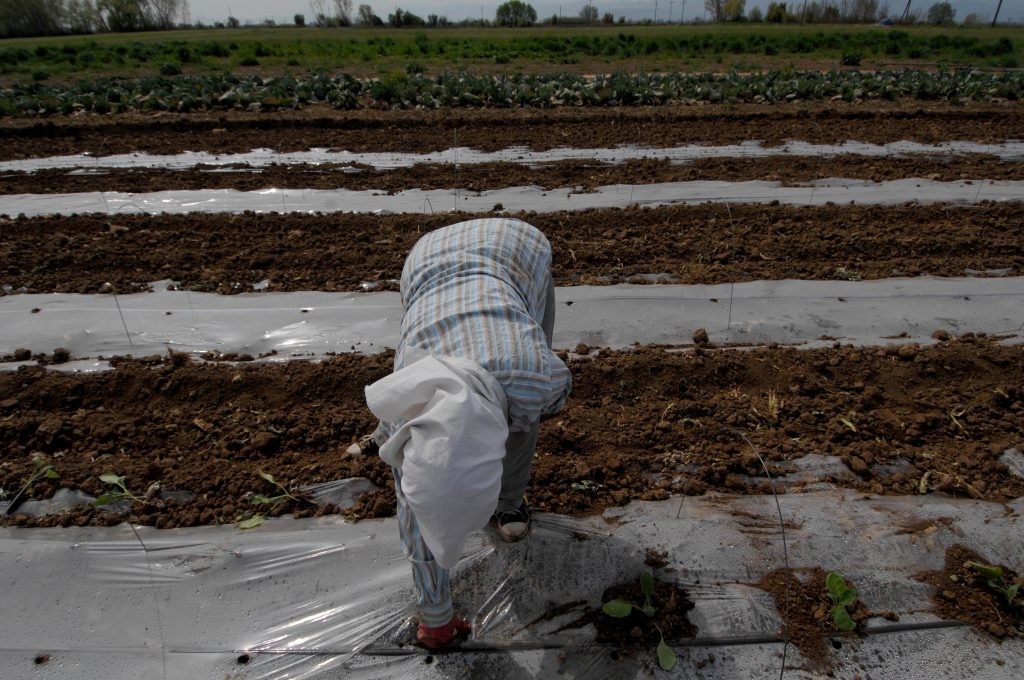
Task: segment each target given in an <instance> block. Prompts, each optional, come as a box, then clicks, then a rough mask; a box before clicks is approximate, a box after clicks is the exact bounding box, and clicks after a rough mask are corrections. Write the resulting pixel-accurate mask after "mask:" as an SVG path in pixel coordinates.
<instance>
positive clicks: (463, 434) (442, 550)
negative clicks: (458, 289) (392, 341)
mask: <svg viewBox="0 0 1024 680" xmlns="http://www.w3.org/2000/svg"><path fill="white" fill-rule="evenodd" d="M416 354H421V355H422V356H420V357H418V358H417V357H416ZM404 356H405V360H406V361H407V362H411V363H406V366H405V367H404V368H402V369H400V370H398V371H395V372H394V373H392V374H391V375H389V376H388V377H386V378H383V379H381V380H378V381H377V382H375V383H373V384H372V385H369V386H367V388H366V403H367V405H368V406H369V407H370V411H372V412H373V414H374V415H375V416H377V417H378V418H380V419H381V420H382V421H384V422H386V423H397V424H400V427H399V428H398V429H397V430H395V431H394V432H393V434H392V435H391V437H390V438H389V439H388V440H387V441H386V442H385V443H384V444H383V446H381V448H380V457H381V458H383V459H384V461H385V462H387V463H389V464H390V465H392V466H395V467H398V468H401V471H402V493H403V494H404V495H405V498H406V501H407V502H408V504H409V507H410V508H411V509H412V512H413V515H415V517H416V521H417V523H418V524H419V527H420V532H421V533H422V535H423V540H424V542H425V543H426V544H427V547H428V548H430V551H431V552H432V553H433V554H434V559H435V560H437V562H438V564H440V565H441V566H442V567H444V568H445V569H451V568H452V567H454V566H455V564H456V563H457V562H458V561H459V557H460V555H461V554H462V548H463V547H464V546H465V544H466V539H467V538H469V534H471V533H472V532H474V531H476V530H478V529H480V528H482V527H483V526H484V525H486V524H487V521H488V520H489V519H490V517H491V515H492V514H493V513H494V509H495V508H496V507H497V504H498V494H499V492H500V490H501V471H502V459H503V458H504V456H505V440H506V439H507V438H508V420H507V416H506V413H507V410H506V404H505V392H504V390H502V388H501V385H499V384H498V382H497V380H495V379H494V377H493V376H491V374H490V373H488V372H487V371H486V370H485V369H484V368H483V367H482V366H480V364H478V363H476V362H475V361H472V360H470V359H463V358H459V357H444V356H433V355H430V354H427V353H426V352H425V351H423V350H417V349H416V348H406V350H405V354H404Z"/></svg>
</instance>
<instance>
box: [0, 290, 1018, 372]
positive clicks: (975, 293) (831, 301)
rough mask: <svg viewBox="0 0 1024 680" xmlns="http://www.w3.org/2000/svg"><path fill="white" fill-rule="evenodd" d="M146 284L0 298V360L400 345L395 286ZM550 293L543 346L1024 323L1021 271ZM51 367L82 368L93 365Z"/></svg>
mask: <svg viewBox="0 0 1024 680" xmlns="http://www.w3.org/2000/svg"><path fill="white" fill-rule="evenodd" d="M153 286H154V288H155V290H154V292H151V293H136V294H132V295H119V296H117V299H116V300H115V299H114V297H113V296H111V295H76V294H47V295H30V294H21V295H7V296H4V297H0V355H2V354H13V352H14V350H15V349H17V348H20V347H27V348H29V349H31V350H33V351H34V352H45V353H49V352H51V351H53V349H55V348H57V347H63V348H65V349H67V350H69V351H70V352H71V354H72V355H73V356H76V357H90V358H96V357H98V356H107V357H109V356H114V355H124V354H132V355H149V354H161V353H164V352H166V351H167V350H168V349H173V350H176V351H182V352H189V353H194V354H198V353H203V352H206V351H215V352H221V353H225V354H226V353H236V354H250V355H251V356H253V357H258V356H260V355H264V356H266V355H268V354H269V353H271V352H277V354H276V355H274V358H276V359H287V358H294V357H298V358H303V357H306V358H310V357H319V356H323V355H324V354H326V353H328V352H351V351H358V352H364V353H373V352H377V351H381V350H383V349H385V348H394V347H395V346H396V343H397V342H398V337H399V324H400V322H401V317H402V309H401V300H400V298H399V294H398V293H395V292H379V293H325V292H298V293H244V294H239V295H217V294H214V293H192V292H188V291H180V290H166V288H167V286H168V284H167V282H157V283H155V284H153ZM555 296H556V300H557V302H558V309H557V312H556V316H557V323H556V330H555V338H554V344H555V346H556V347H563V348H566V347H568V348H571V347H575V346H576V345H577V344H578V343H585V344H587V345H592V346H606V347H613V348H623V347H627V346H629V345H632V344H633V343H634V342H639V343H641V344H648V343H657V344H683V343H689V342H690V341H691V338H692V336H693V332H694V331H695V330H696V329H698V328H705V329H706V330H707V331H708V333H709V334H710V336H711V340H712V342H715V343H749V344H764V343H771V342H777V343H784V344H794V343H805V344H807V345H809V346H816V345H821V344H831V343H832V342H834V341H841V342H849V343H854V344H863V345H872V344H887V343H891V342H894V341H893V340H892V338H894V337H899V339H898V340H897V342H915V341H916V342H922V343H928V342H932V340H931V334H932V333H933V332H934V331H935V330H937V329H944V330H946V331H948V332H950V333H953V334H960V333H964V332H968V331H970V332H985V333H990V334H1000V335H1008V336H1011V337H1009V338H1008V340H1009V341H1014V342H1016V341H1019V339H1018V338H1019V334H1020V333H1021V332H1022V331H1024V277H1008V278H988V279H985V278H929V277H919V278H912V279H883V280H875V281H793V280H789V281H753V282H746V283H737V284H717V285H689V286H684V285H647V286H645V285H632V284H624V285H615V286H576V287H569V288H558V289H557V290H556V293H555ZM968 301H969V302H968ZM33 310H38V311H36V312H33ZM901 334H905V335H902V336H901ZM900 336H901V337H900ZM0 366H7V367H12V366H16V364H11V363H8V364H0ZM62 366H63V367H64V368H69V369H76V370H83V369H84V370H88V369H90V368H93V367H94V363H89V362H86V363H83V362H73V363H71V364H64V365H62Z"/></svg>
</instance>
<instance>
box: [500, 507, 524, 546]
mask: <svg viewBox="0 0 1024 680" xmlns="http://www.w3.org/2000/svg"><path fill="white" fill-rule="evenodd" d="M495 519H497V521H498V535H499V536H501V537H502V538H503V539H504V540H505V541H506V542H508V543H515V542H516V541H521V540H523V539H524V538H526V536H527V534H529V533H530V509H529V508H527V507H526V502H525V501H524V502H522V503H520V504H519V507H518V508H516V509H515V510H508V511H505V512H499V513H497V515H495Z"/></svg>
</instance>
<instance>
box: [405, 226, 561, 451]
mask: <svg viewBox="0 0 1024 680" xmlns="http://www.w3.org/2000/svg"><path fill="white" fill-rule="evenodd" d="M550 285H551V244H550V243H548V240H547V238H546V237H545V236H544V234H542V233H541V232H540V230H538V229H537V228H535V227H533V226H531V225H529V224H527V223H525V222H522V221H519V220H512V219H505V218H489V219H479V220H470V221H468V222H460V223H458V224H453V225H451V226H448V227H444V228H442V229H438V230H436V231H433V232H430V233H428V234H426V235H425V236H423V238H421V239H420V240H419V241H418V242H417V243H416V245H415V246H414V247H413V249H412V250H411V251H410V253H409V256H408V257H407V258H406V261H405V266H404V267H403V269H402V281H401V290H402V307H403V309H404V310H405V314H404V316H403V317H402V340H401V343H400V345H399V348H398V352H397V354H396V356H395V370H396V371H397V370H398V369H400V368H402V367H403V366H404V365H405V364H404V361H403V350H404V348H405V347H420V348H422V349H425V350H427V351H428V352H431V353H432V354H441V355H445V356H454V357H466V358H468V359H472V360H473V361H476V362H477V363H478V364H480V365H481V366H483V367H484V369H486V370H487V372H488V373H490V374H491V375H492V376H494V378H495V379H496V380H497V381H498V383H499V384H500V385H501V386H502V388H503V389H504V390H505V397H506V400H507V402H508V419H509V425H510V429H512V430H516V431H522V430H527V429H529V427H530V426H532V425H534V424H536V423H537V422H538V421H539V420H540V417H541V415H543V414H546V413H553V412H556V411H558V410H559V409H560V408H561V407H562V404H564V403H565V400H566V398H567V397H568V396H569V390H570V388H571V387H572V377H571V375H570V373H569V369H568V368H566V366H565V364H564V363H563V362H562V360H561V359H559V358H558V356H557V355H556V354H555V353H554V352H552V351H551V349H550V348H549V347H548V344H547V339H546V337H545V334H544V331H543V329H542V327H541V321H542V319H543V318H544V313H545V311H546V309H545V308H546V306H547V302H548V298H547V295H548V288H549V287H550ZM552 311H553V310H552Z"/></svg>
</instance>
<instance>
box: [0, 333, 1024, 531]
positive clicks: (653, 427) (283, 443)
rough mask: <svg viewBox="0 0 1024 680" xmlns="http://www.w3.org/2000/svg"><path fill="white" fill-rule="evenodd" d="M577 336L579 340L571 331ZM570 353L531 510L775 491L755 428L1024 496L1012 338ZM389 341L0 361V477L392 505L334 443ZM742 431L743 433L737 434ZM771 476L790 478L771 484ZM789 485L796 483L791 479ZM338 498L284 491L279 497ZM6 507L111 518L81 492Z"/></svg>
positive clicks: (222, 503) (946, 482) (199, 509)
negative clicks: (353, 347) (368, 349)
mask: <svg viewBox="0 0 1024 680" xmlns="http://www.w3.org/2000/svg"><path fill="white" fill-rule="evenodd" d="M577 349H578V350H579V351H580V352H586V348H583V347H580V348H577ZM573 356H575V357H576V358H575V359H573V360H572V361H571V369H572V371H573V375H574V378H575V388H574V391H573V395H572V398H571V399H570V401H569V403H568V404H567V406H566V408H565V409H564V410H563V411H562V412H561V413H560V414H558V415H557V416H555V417H553V418H551V419H548V420H547V421H545V422H544V423H543V426H542V433H541V437H540V443H539V445H538V451H537V459H536V464H535V469H534V474H533V478H532V482H531V487H530V489H529V491H528V494H529V497H530V500H531V502H532V503H533V504H534V505H535V506H536V507H537V508H539V509H541V510H548V511H556V512H563V513H572V514H577V513H592V512H598V511H600V510H602V509H604V508H608V507H613V506H615V505H620V504H624V503H628V502H629V501H630V500H631V499H636V498H641V499H646V500H656V499H664V498H668V497H669V495H670V494H671V493H682V494H701V493H704V492H705V491H707V490H709V489H714V490H720V491H727V492H739V493H756V494H761V493H769V489H768V484H767V478H766V476H765V471H764V469H763V468H762V467H761V465H760V463H759V462H758V459H757V456H756V455H755V453H754V450H753V449H752V448H751V447H750V444H752V445H753V446H754V447H756V450H757V452H759V453H760V454H761V455H762V456H764V457H765V458H766V459H767V460H768V461H770V463H769V465H770V466H771V468H772V469H773V471H774V474H775V476H776V477H780V476H781V475H783V474H785V473H786V472H787V471H790V467H789V464H788V461H794V460H796V459H799V458H801V457H803V456H805V455H808V454H825V455H831V456H838V457H839V458H840V459H841V461H842V463H843V465H845V469H846V470H847V473H843V474H840V473H838V472H836V471H832V472H829V473H828V474H827V475H825V476H824V478H821V479H817V480H815V481H818V482H823V481H824V482H828V483H831V484H835V485H840V486H845V487H852V488H856V489H863V490H864V491H868V492H872V493H899V494H918V493H932V492H941V493H949V494H956V495H963V496H969V497H972V498H982V499H986V500H992V501H997V502H998V501H1003V500H1007V499H1010V498H1016V497H1018V496H1020V495H1021V494H1022V493H1024V479H1021V478H1019V477H1014V476H1013V475H1012V474H1011V473H1010V472H1009V471H1008V470H1007V467H1006V466H1005V465H1004V464H1003V463H1001V462H999V460H998V458H999V457H1000V456H1001V454H1002V453H1003V451H1004V449H1006V448H1009V447H1018V448H1020V447H1021V446H1022V444H1024V441H1022V440H1024V428H1022V423H1024V391H1022V385H1024V347H1021V346H1002V345H999V344H997V343H994V342H992V341H991V340H988V339H984V338H975V337H964V338H960V339H959V340H951V341H947V342H943V343H940V344H939V345H937V346H935V347H931V348H917V347H916V346H913V345H902V346H901V345H898V344H893V345H892V346H891V347H888V348H880V349H857V348H852V347H843V348H838V349H822V350H797V349H791V348H763V349H758V350H753V351H748V352H736V351H719V350H714V349H698V350H693V349H690V350H686V351H682V352H671V351H666V350H663V349H659V348H638V349H637V350H635V351H631V352H623V353H612V352H608V351H607V350H604V351H601V352H597V353H593V354H592V355H589V356H577V355H575V354H574V355H573ZM390 361H391V357H390V355H386V354H385V355H379V356H372V357H359V356H339V357H336V358H334V359H331V360H328V361H325V362H323V363H320V364H313V363H303V362H289V363H286V364H277V365H266V364H238V365H223V364H220V365H218V364H212V363H203V364H192V363H189V362H187V361H186V360H185V358H183V357H181V356H177V357H173V356H171V357H166V358H163V359H161V358H159V357H155V358H153V359H151V360H148V361H137V360H131V361H123V362H119V363H117V369H116V370H114V371H110V372H106V373H101V374H91V375H83V374H62V373H56V372H50V371H46V370H43V369H32V368H28V369H22V370H20V371H18V372H14V373H4V374H0V447H2V448H3V450H4V451H5V460H4V462H3V468H2V473H0V486H2V487H3V488H6V489H9V488H16V487H18V486H19V485H20V484H21V483H22V481H23V480H24V479H26V478H27V477H28V476H29V474H30V472H31V469H32V462H31V458H32V457H33V455H37V454H38V455H41V456H43V457H44V459H45V460H46V461H47V462H48V463H50V464H53V465H54V466H55V468H56V469H57V471H58V473H59V474H60V479H59V481H58V480H44V481H42V482H39V483H37V484H36V485H35V487H34V489H33V491H32V496H33V497H37V498H46V497H49V496H50V495H51V494H52V493H53V492H54V491H55V490H56V488H57V487H58V484H59V485H61V486H67V487H70V488H78V489H81V490H83V491H85V492H86V493H88V494H91V495H94V496H95V495H99V494H100V493H101V492H103V491H104V485H103V484H102V483H101V482H100V480H99V479H98V475H100V474H103V473H107V472H114V473H116V474H118V475H122V476H124V477H125V478H126V480H127V485H128V487H129V488H130V489H131V490H132V491H133V493H135V494H136V495H142V494H143V493H144V492H145V491H146V490H147V489H148V488H149V487H150V486H151V485H152V484H153V483H156V482H158V483H159V484H160V488H161V489H162V490H164V491H183V492H189V494H190V495H189V500H185V501H181V502H175V501H153V502H145V503H136V505H135V507H134V508H133V511H134V513H135V514H136V515H137V517H138V520H139V521H141V522H143V523H145V524H154V525H156V526H158V527H173V526H192V525H196V524H212V523H229V522H233V521H235V520H236V519H238V518H239V517H240V516H242V515H243V514H244V513H245V512H247V511H251V506H249V505H248V504H247V502H246V501H247V498H248V496H247V494H251V493H258V494H269V493H270V492H272V491H273V490H274V488H273V487H272V486H271V485H269V484H268V483H266V482H265V481H263V480H262V479H260V477H259V476H258V475H257V472H258V471H259V470H265V471H267V472H270V473H271V474H273V475H274V476H275V477H276V478H277V479H278V480H281V481H283V482H284V483H285V484H286V485H287V486H289V487H291V488H295V487H298V486H302V485H307V484H313V483H317V482H324V481H330V480H336V479H342V478H346V477H351V476H365V477H368V478H369V479H371V480H372V481H373V482H374V483H376V484H378V485H380V486H381V487H383V488H382V490H381V491H379V492H376V493H373V494H369V495H367V496H364V497H363V498H362V500H361V501H360V502H359V504H358V505H357V506H356V507H355V508H354V509H353V510H352V511H351V512H350V514H351V515H353V516H355V517H370V516H387V515H390V514H391V513H392V512H393V510H394V497H393V492H392V491H391V490H390V485H391V482H390V477H389V472H388V470H387V468H386V466H385V465H384V464H383V463H382V462H381V461H380V460H379V459H377V458H363V457H360V456H351V455H347V454H345V453H344V449H345V447H347V446H348V444H349V443H350V442H352V441H354V440H355V439H356V438H358V437H359V436H360V435H363V434H366V433H368V432H370V431H371V430H372V428H373V425H374V421H373V418H372V416H371V414H370V413H369V412H368V411H367V409H366V406H365V404H364V402H363V390H362V388H363V386H364V385H366V384H368V383H369V382H372V381H374V380H376V379H378V378H380V377H382V376H384V375H385V374H386V373H387V372H388V370H389V368H390ZM744 436H746V437H747V438H749V440H750V444H748V443H747V442H746V441H745V440H744V439H743V437H744ZM782 486H783V487H786V486H787V483H785V482H784V483H783V484H782ZM788 486H789V489H790V490H794V489H796V488H799V483H798V482H796V481H793V482H791V483H789V484H788ZM289 511H296V512H297V514H298V515H300V516H301V515H308V514H312V513H317V512H333V511H334V508H331V507H328V508H326V509H318V508H317V507H316V506H314V505H312V504H310V503H305V502H303V503H295V502H292V501H288V502H287V503H284V504H282V505H280V506H278V510H277V511H276V512H275V514H276V513H282V512H289ZM14 515H15V516H14V517H13V518H9V519H8V520H6V521H7V522H8V523H13V524H18V525H30V524H36V523H43V524H65V525H67V524H78V525H83V524H105V523H110V522H115V523H116V522H118V521H120V519H121V517H120V516H118V515H113V514H110V513H107V512H104V511H103V510H101V509H94V508H86V509H83V510H79V511H74V512H72V513H68V514H64V515H60V516H55V517H49V518H42V519H36V518H28V517H25V516H19V515H18V514H17V512H16V511H15V513H14Z"/></svg>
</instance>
